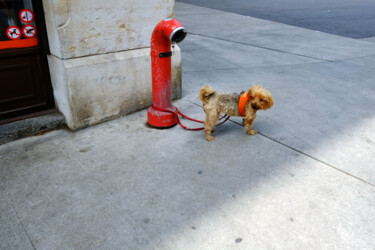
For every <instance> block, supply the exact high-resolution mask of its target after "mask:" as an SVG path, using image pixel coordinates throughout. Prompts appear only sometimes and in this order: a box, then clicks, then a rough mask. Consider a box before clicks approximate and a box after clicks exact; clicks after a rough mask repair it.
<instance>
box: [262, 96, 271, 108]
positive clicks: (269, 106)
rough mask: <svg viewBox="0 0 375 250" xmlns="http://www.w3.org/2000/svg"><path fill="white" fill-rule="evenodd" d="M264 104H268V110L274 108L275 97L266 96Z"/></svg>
mask: <svg viewBox="0 0 375 250" xmlns="http://www.w3.org/2000/svg"><path fill="white" fill-rule="evenodd" d="M263 102H265V103H266V105H267V107H268V108H271V107H272V106H273V97H272V95H271V94H268V93H267V95H265V97H264V98H263Z"/></svg>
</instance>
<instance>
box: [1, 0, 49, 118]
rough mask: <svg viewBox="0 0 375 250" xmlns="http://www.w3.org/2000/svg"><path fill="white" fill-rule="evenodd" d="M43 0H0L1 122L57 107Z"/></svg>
mask: <svg viewBox="0 0 375 250" xmlns="http://www.w3.org/2000/svg"><path fill="white" fill-rule="evenodd" d="M47 53H48V43H47V36H46V28H45V21H44V12H43V5H42V1H39V0H0V124H3V123H7V122H10V121H14V120H19V119H23V118H25V117H30V116H33V115H35V114H37V113H40V112H41V111H46V110H50V109H52V108H54V100H53V94H52V87H51V80H50V75H49V68H48V63H47Z"/></svg>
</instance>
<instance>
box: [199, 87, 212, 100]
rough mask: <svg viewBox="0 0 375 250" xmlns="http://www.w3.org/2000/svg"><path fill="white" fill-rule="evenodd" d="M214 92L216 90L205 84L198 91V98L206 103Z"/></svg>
mask: <svg viewBox="0 0 375 250" xmlns="http://www.w3.org/2000/svg"><path fill="white" fill-rule="evenodd" d="M215 94H216V90H214V89H213V88H212V87H211V86H208V85H205V86H203V87H202V88H201V90H200V91H199V96H198V97H199V99H201V101H202V102H203V103H207V102H208V100H209V99H210V97H211V96H213V95H215Z"/></svg>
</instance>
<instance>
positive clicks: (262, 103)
mask: <svg viewBox="0 0 375 250" xmlns="http://www.w3.org/2000/svg"><path fill="white" fill-rule="evenodd" d="M247 95H248V96H249V102H250V104H251V107H252V108H253V109H255V110H259V109H261V110H266V109H269V108H271V107H272V105H273V97H272V95H271V93H270V92H269V91H268V90H266V89H264V88H262V85H255V86H253V87H252V88H250V89H249V91H248V92H247Z"/></svg>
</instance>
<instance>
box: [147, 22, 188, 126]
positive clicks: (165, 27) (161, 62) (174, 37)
mask: <svg viewBox="0 0 375 250" xmlns="http://www.w3.org/2000/svg"><path fill="white" fill-rule="evenodd" d="M185 36H186V30H185V28H184V27H183V26H182V24H181V23H180V22H179V21H177V20H176V19H172V18H168V19H164V20H163V21H161V22H159V23H158V24H157V25H156V27H155V29H154V31H153V33H152V37H151V66H152V106H151V107H149V108H148V110H147V122H148V124H149V125H151V126H153V127H157V128H167V127H171V126H173V125H175V124H177V122H178V120H177V108H176V107H175V106H173V105H172V101H171V93H172V80H171V78H172V77H171V57H172V51H171V43H179V42H181V41H182V40H184V38H185ZM162 110H169V111H171V112H167V111H162Z"/></svg>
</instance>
